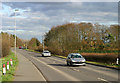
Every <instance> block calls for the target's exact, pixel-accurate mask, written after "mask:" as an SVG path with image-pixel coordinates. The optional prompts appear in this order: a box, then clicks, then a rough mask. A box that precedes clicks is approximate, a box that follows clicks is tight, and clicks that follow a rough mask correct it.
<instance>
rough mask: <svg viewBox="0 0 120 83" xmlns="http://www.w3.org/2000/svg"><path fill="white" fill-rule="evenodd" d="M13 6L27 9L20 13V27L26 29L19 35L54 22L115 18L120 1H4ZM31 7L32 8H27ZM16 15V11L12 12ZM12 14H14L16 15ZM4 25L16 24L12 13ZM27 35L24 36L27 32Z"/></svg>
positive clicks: (39, 33)
mask: <svg viewBox="0 0 120 83" xmlns="http://www.w3.org/2000/svg"><path fill="white" fill-rule="evenodd" d="M4 4H5V5H8V6H10V7H12V8H13V9H15V8H19V9H24V10H25V11H24V12H23V13H21V14H20V16H21V17H17V18H16V21H17V29H18V30H24V31H23V32H18V33H17V35H18V36H19V37H22V38H31V37H34V36H35V37H38V38H41V36H42V35H43V33H45V32H47V31H49V30H50V29H51V27H52V26H56V25H60V24H64V23H66V22H70V21H72V20H73V21H74V20H75V21H78V22H81V21H91V22H93V21H94V22H104V23H107V22H111V21H112V22H113V21H114V22H116V21H117V20H118V19H117V18H118V16H117V11H118V9H117V3H113V2H112V3H111V2H101V3H100V2H99V3H98V2H96V3H95V2H93V3H92V2H90V3H88V2H87V3H76V2H73V3H70V2H69V3H41V2H38V3H22V2H17V3H4ZM27 9H30V11H27ZM13 15H14V14H13ZM13 15H12V16H13ZM2 21H3V26H4V28H5V27H6V29H9V28H10V27H7V26H14V18H13V17H7V16H6V17H5V16H4V17H3V18H2ZM24 35H25V36H24Z"/></svg>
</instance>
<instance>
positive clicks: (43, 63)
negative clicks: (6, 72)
mask: <svg viewBox="0 0 120 83" xmlns="http://www.w3.org/2000/svg"><path fill="white" fill-rule="evenodd" d="M17 53H20V54H21V55H23V56H25V57H26V58H27V59H28V60H30V61H31V62H32V63H33V64H34V65H35V67H36V68H37V69H38V70H39V71H40V73H42V75H43V77H44V78H45V80H46V81H47V82H62V83H63V82H64V83H66V82H70V83H71V82H78V83H88V82H91V83H93V82H96V83H118V70H115V69H109V68H105V67H99V66H94V65H90V64H87V65H86V66H67V65H66V62H65V59H62V58H58V57H55V56H51V57H42V56H41V54H40V53H35V52H30V51H26V50H22V49H17ZM31 73H32V72H31Z"/></svg>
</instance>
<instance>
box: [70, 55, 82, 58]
mask: <svg viewBox="0 0 120 83" xmlns="http://www.w3.org/2000/svg"><path fill="white" fill-rule="evenodd" d="M71 58H82V56H80V55H71Z"/></svg>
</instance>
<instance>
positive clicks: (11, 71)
mask: <svg viewBox="0 0 120 83" xmlns="http://www.w3.org/2000/svg"><path fill="white" fill-rule="evenodd" d="M10 59H12V61H13V66H10V69H9V71H6V75H2V74H1V75H2V76H1V78H2V82H6V81H13V79H14V77H13V76H14V73H15V69H16V67H17V65H18V59H17V56H16V57H15V55H14V53H13V52H11V53H10V54H9V55H8V56H6V57H4V58H2V59H1V61H2V64H5V65H7V62H8V61H10ZM0 71H1V72H2V68H0Z"/></svg>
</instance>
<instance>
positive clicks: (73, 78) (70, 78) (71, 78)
mask: <svg viewBox="0 0 120 83" xmlns="http://www.w3.org/2000/svg"><path fill="white" fill-rule="evenodd" d="M30 57H31V56H30ZM31 58H33V59H35V60H37V61H39V62H40V63H42V64H44V65H46V66H48V67H49V68H51V69H53V70H55V71H57V72H58V73H60V74H61V75H64V76H65V77H66V78H68V79H69V80H72V81H80V80H79V79H77V78H75V77H73V76H71V75H69V74H67V73H65V72H63V71H61V70H59V69H57V68H55V67H52V66H50V65H48V64H47V63H45V62H43V61H40V60H39V59H37V58H35V57H31Z"/></svg>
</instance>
